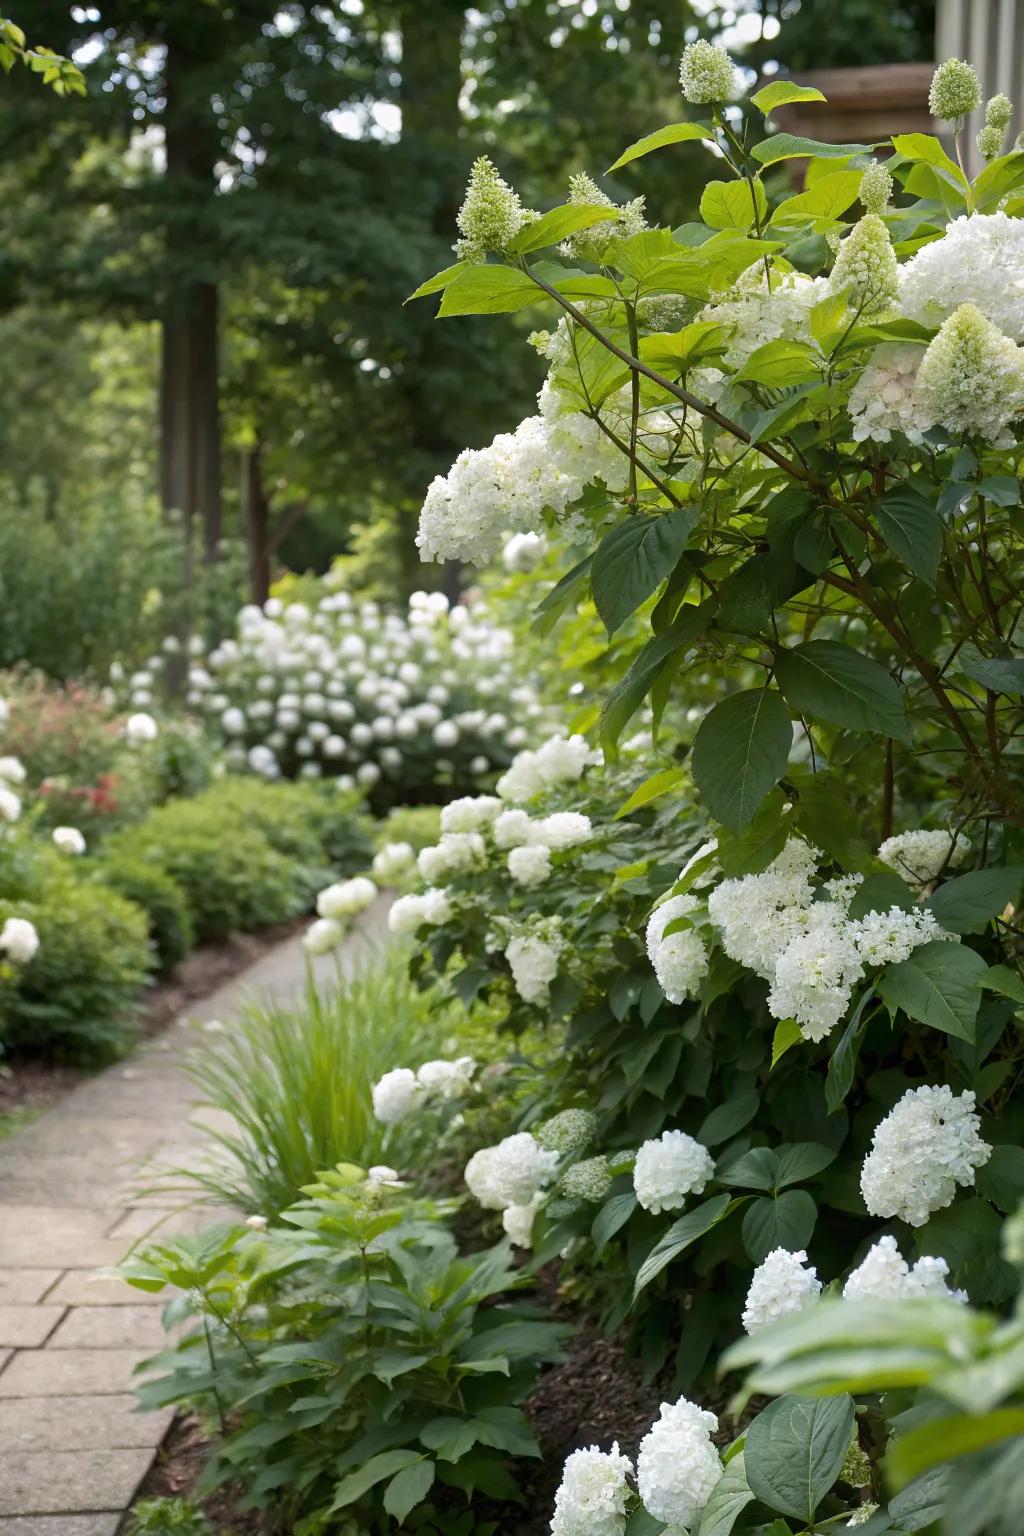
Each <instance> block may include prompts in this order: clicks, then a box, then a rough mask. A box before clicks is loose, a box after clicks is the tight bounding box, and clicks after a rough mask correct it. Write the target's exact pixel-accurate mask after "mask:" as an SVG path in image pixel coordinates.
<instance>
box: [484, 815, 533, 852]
mask: <svg viewBox="0 0 1024 1536" xmlns="http://www.w3.org/2000/svg"><path fill="white" fill-rule="evenodd" d="M491 830H492V832H493V835H494V841H495V843H496V845H497V846H498V847H499V848H519V847H522V846H523V845H524V844H525V843H532V842H533V840H534V837H535V835H536V830H537V823H536V822H535V821H534V820H533V819H532V817H531V816H530V815H529V813H528V812H527V811H521V810H518V809H517V810H509V811H502V813H501V815H500V816H497V817H496V818H495V820H494V825H493V827H492V829H491Z"/></svg>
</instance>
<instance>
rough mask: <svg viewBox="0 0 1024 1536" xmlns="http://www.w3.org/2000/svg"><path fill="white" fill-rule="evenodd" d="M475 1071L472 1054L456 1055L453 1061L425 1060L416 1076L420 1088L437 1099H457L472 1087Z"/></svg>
mask: <svg viewBox="0 0 1024 1536" xmlns="http://www.w3.org/2000/svg"><path fill="white" fill-rule="evenodd" d="M475 1071H476V1062H475V1060H474V1059H473V1057H472V1056H458V1057H456V1059H455V1060H454V1061H443V1060H441V1061H425V1062H424V1063H423V1065H422V1067H420V1069H419V1071H418V1072H417V1073H416V1077H417V1080H418V1081H419V1084H420V1086H421V1087H422V1088H425V1089H426V1091H427V1092H428V1093H432V1094H435V1095H436V1096H437V1097H438V1098H439V1099H445V1100H447V1099H457V1098H460V1097H461V1096H462V1094H464V1093H466V1092H467V1090H468V1089H469V1088H471V1087H472V1084H473V1073H474V1072H475Z"/></svg>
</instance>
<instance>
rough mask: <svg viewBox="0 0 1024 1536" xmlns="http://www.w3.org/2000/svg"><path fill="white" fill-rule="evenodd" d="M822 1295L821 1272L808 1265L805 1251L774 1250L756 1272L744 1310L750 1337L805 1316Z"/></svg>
mask: <svg viewBox="0 0 1024 1536" xmlns="http://www.w3.org/2000/svg"><path fill="white" fill-rule="evenodd" d="M820 1295H821V1281H820V1280H819V1279H818V1271H817V1270H816V1269H815V1268H814V1267H813V1265H810V1264H808V1262H807V1254H806V1253H805V1251H804V1250H803V1249H802V1248H800V1249H798V1250H797V1252H795V1253H791V1252H790V1251H789V1250H788V1249H787V1248H773V1249H772V1251H771V1253H769V1254H768V1256H767V1258H764V1259H762V1261H761V1263H760V1264H759V1265H758V1266H757V1268H756V1269H755V1270H754V1275H753V1278H752V1280H751V1282H750V1289H749V1290H748V1291H747V1301H746V1305H745V1306H744V1308H743V1326H744V1328H745V1329H746V1330H747V1332H748V1333H756V1332H757V1330H758V1329H759V1328H766V1327H767V1326H768V1324H769V1323H777V1322H778V1321H779V1319H780V1318H782V1317H788V1316H789V1315H790V1314H791V1313H793V1312H802V1311H803V1309H804V1307H808V1306H810V1305H811V1304H812V1302H815V1301H817V1299H818V1297H819V1296H820Z"/></svg>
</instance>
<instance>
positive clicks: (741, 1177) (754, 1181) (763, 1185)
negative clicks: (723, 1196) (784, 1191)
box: [715, 1147, 779, 1193]
mask: <svg viewBox="0 0 1024 1536" xmlns="http://www.w3.org/2000/svg"><path fill="white" fill-rule="evenodd" d="M778 1172H779V1159H778V1157H777V1156H776V1154H775V1152H774V1151H773V1150H772V1148H771V1147H751V1149H750V1151H749V1152H744V1153H743V1154H742V1155H741V1156H740V1157H735V1158H723V1159H722V1161H721V1162H720V1163H719V1165H718V1166H717V1168H716V1169H715V1178H716V1179H717V1180H718V1182H719V1183H721V1184H725V1185H727V1186H728V1187H729V1188H730V1189H757V1190H760V1191H762V1193H767V1192H768V1191H769V1190H770V1189H772V1188H774V1185H775V1180H776V1178H777V1177H778Z"/></svg>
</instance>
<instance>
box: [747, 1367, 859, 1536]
mask: <svg viewBox="0 0 1024 1536" xmlns="http://www.w3.org/2000/svg"><path fill="white" fill-rule="evenodd" d="M853 1421H854V1405H853V1399H852V1398H850V1397H847V1396H845V1395H844V1396H842V1397H831V1398H809V1397H780V1398H779V1399H778V1401H777V1402H774V1403H769V1404H768V1407H767V1408H765V1409H764V1410H763V1412H761V1413H759V1414H758V1416H757V1418H756V1419H755V1420H754V1422H753V1423H752V1424H751V1425H750V1428H749V1429H748V1430H747V1438H746V1444H745V1445H744V1448H743V1459H744V1462H745V1466H746V1474H747V1483H748V1484H749V1486H750V1489H751V1491H752V1492H753V1494H754V1496H755V1498H758V1499H760V1500H761V1501H762V1503H764V1504H767V1505H768V1507H769V1509H777V1510H779V1511H780V1512H781V1513H782V1514H784V1515H792V1516H794V1518H795V1519H797V1520H802V1521H806V1522H807V1523H808V1524H810V1523H811V1522H812V1521H813V1520H814V1514H815V1510H816V1509H817V1507H818V1505H819V1504H820V1502H821V1500H822V1499H823V1498H824V1496H825V1494H826V1493H828V1491H829V1489H830V1488H831V1487H832V1484H833V1483H834V1482H835V1480H836V1478H837V1477H838V1476H839V1470H840V1468H841V1467H842V1465H843V1462H844V1460H845V1458H846V1452H847V1450H848V1448H849V1445H850V1439H851V1437H852V1435H853Z"/></svg>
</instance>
